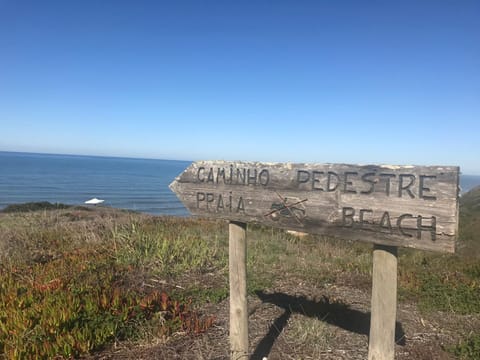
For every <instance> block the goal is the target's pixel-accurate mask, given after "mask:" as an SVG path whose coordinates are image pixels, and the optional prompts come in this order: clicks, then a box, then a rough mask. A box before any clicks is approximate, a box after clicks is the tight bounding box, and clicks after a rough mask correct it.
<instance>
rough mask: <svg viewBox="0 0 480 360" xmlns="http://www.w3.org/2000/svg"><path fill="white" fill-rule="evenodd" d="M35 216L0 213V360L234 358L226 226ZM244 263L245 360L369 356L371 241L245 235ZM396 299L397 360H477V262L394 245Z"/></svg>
mask: <svg viewBox="0 0 480 360" xmlns="http://www.w3.org/2000/svg"><path fill="white" fill-rule="evenodd" d="M478 194H479V189H476V190H475V191H473V192H471V193H469V194H466V195H464V197H462V205H461V222H460V226H461V241H460V243H461V244H463V247H462V253H466V254H469V255H471V254H474V253H475V251H478V247H479V246H478V236H477V235H476V234H479V232H478V231H479V230H480V229H479V218H480V215H479V213H480V209H479V206H478V204H479V198H480V197H479V196H478ZM38 208H39V206H36V205H32V204H29V205H27V206H24V207H15V208H14V212H6V213H0V357H1V356H2V355H3V357H5V358H7V359H23V358H42V359H49V358H52V357H54V356H57V358H59V359H61V358H70V357H78V356H86V354H89V353H90V354H97V355H95V356H100V357H102V356H103V357H104V358H112V359H113V358H116V357H120V358H124V359H136V358H169V359H170V358H172V359H175V358H178V359H198V358H206V359H210V358H216V359H224V358H225V359H226V358H228V302H226V301H225V299H226V298H227V296H228V281H227V279H228V265H227V264H228V233H227V226H226V223H225V222H222V221H206V220H198V219H185V218H169V217H153V216H148V215H144V214H136V213H132V212H125V211H118V210H114V209H109V208H102V207H98V208H94V209H92V208H75V207H69V208H63V207H59V206H58V205H55V206H54V208H53V209H50V210H38ZM40 208H41V206H40ZM25 209H37V210H36V211H31V210H28V211H23V210H25ZM247 261H248V288H249V289H248V290H249V294H250V300H249V301H250V303H251V307H252V310H251V311H252V312H251V320H250V327H251V334H252V336H253V339H252V344H251V347H252V350H251V351H252V354H254V356H253V358H260V359H261V358H262V357H263V356H268V358H269V359H270V360H272V359H284V358H292V359H302V358H303V359H307V358H319V357H322V358H326V359H337V358H343V359H354V358H359V357H362V358H365V357H366V351H367V348H368V346H367V345H366V344H367V342H368V321H369V320H368V319H369V313H368V311H369V301H370V299H369V291H370V286H371V268H372V263H371V246H370V245H368V244H361V243H353V242H346V241H340V240H334V239H329V238H325V237H321V236H307V237H304V238H298V237H295V236H291V235H289V234H287V233H285V232H284V231H281V230H275V229H271V228H265V227H259V226H249V229H248V260H247ZM399 301H400V302H399V312H398V329H397V330H398V331H397V336H398V345H397V348H396V358H397V359H431V358H439V359H449V358H463V359H476V358H479V357H480V330H479V329H480V264H479V261H478V258H475V257H472V256H468V257H465V256H463V255H461V254H460V255H442V254H435V253H428V252H423V251H414V250H410V249H401V251H400V253H399ZM272 322H273V323H272ZM419 334H420V335H419ZM124 343H126V344H128V346H126V348H129V350H128V351H127V350H125V351H124V352H123V353H119V352H118V351H120V350H119V349H121V348H122V345H121V344H124ZM155 344H156V345H155ZM130 348H133V350H132V349H130ZM192 349H195V351H193V350H192ZM112 354H114V355H112ZM364 355H365V356H364Z"/></svg>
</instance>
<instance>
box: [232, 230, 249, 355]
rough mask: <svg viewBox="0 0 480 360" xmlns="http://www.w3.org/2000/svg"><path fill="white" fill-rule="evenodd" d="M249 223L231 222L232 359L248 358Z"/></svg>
mask: <svg viewBox="0 0 480 360" xmlns="http://www.w3.org/2000/svg"><path fill="white" fill-rule="evenodd" d="M246 229H247V224H246V223H242V222H235V221H231V222H230V224H229V246H228V247H229V261H228V272H229V279H230V359H231V360H242V359H248V309H247V241H246Z"/></svg>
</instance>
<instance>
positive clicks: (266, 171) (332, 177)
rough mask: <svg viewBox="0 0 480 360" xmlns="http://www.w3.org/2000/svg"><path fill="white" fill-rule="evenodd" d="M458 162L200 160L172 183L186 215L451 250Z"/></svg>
mask: <svg viewBox="0 0 480 360" xmlns="http://www.w3.org/2000/svg"><path fill="white" fill-rule="evenodd" d="M458 179H459V168H458V167H454V166H386V165H347V164H293V163H285V164H284V163H258V162H242V161H238V162H225V161H199V162H195V163H193V164H191V165H190V166H189V167H188V168H187V169H186V170H185V171H184V172H183V173H182V174H180V175H179V176H178V177H177V178H176V179H175V181H174V182H173V183H172V184H171V185H170V188H171V189H172V190H173V191H174V192H175V193H176V194H177V195H178V197H179V198H180V200H181V201H182V202H183V203H184V204H185V206H186V207H187V209H189V210H190V211H191V212H192V214H194V215H200V216H205V217H213V218H223V219H228V220H233V221H240V222H258V223H262V224H265V225H269V226H275V227H280V228H285V229H291V230H297V231H302V232H309V233H317V234H325V235H331V236H337V237H341V238H344V239H350V240H360V241H367V242H373V243H377V244H384V245H389V246H402V247H412V248H418V249H426V250H435V251H442V252H454V251H455V241H456V236H457V232H458Z"/></svg>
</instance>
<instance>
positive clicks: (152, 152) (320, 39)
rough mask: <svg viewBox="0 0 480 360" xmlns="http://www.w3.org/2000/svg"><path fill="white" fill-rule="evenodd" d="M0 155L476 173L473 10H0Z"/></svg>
mask: <svg viewBox="0 0 480 360" xmlns="http://www.w3.org/2000/svg"><path fill="white" fill-rule="evenodd" d="M0 150H6V151H28V152H48V153H64V154H65V153H67V154H88V155H112V156H129V157H148V158H164V159H186V160H200V159H205V160H207V159H211V160H213V159H225V160H259V161H280V162H287V161H290V162H321V163H324V162H332V163H338V162H343V163H390V164H417V165H459V166H461V168H462V172H464V173H467V174H480V2H479V1H478V0H475V1H463V0H451V1H443V0H436V1H423V0H419V1H417V0H416V1H342V0H339V1H332V0H328V1H327V0H323V1H322V0H317V1H293V0H292V1H282V0H270V1H261V0H256V1H225V0H219V1H201V0H196V1H186V0H185V1H182V0H179V1H119V0H111V1H106V0H102V1H98V0H95V1H88V0H83V1H65V0H61V1H49V0H45V1H38V0H31V1H23V0H0Z"/></svg>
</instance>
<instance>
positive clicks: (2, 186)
mask: <svg viewBox="0 0 480 360" xmlns="http://www.w3.org/2000/svg"><path fill="white" fill-rule="evenodd" d="M189 164H190V162H189V161H174V160H150V159H127V158H114V157H98V156H77V155H50V154H48V155H47V154H30V153H12V152H0V208H4V207H5V206H7V205H9V204H17V203H24V202H30V201H49V202H52V203H64V204H73V205H83V204H84V202H85V201H86V200H89V199H92V198H95V197H96V198H98V199H104V200H105V203H104V205H107V206H111V207H115V208H122V209H129V210H136V211H141V212H146V213H150V214H155V215H177V216H186V215H188V214H189V213H188V212H187V210H186V209H185V207H184V206H183V204H182V203H181V202H180V201H179V200H178V199H177V197H176V195H175V194H174V193H172V192H171V191H170V189H169V188H168V185H169V184H170V183H171V182H172V181H173V180H174V179H175V177H176V176H177V175H179V174H180V173H181V172H182V171H183V170H185V168H186V167H187V166H188V165H189Z"/></svg>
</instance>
